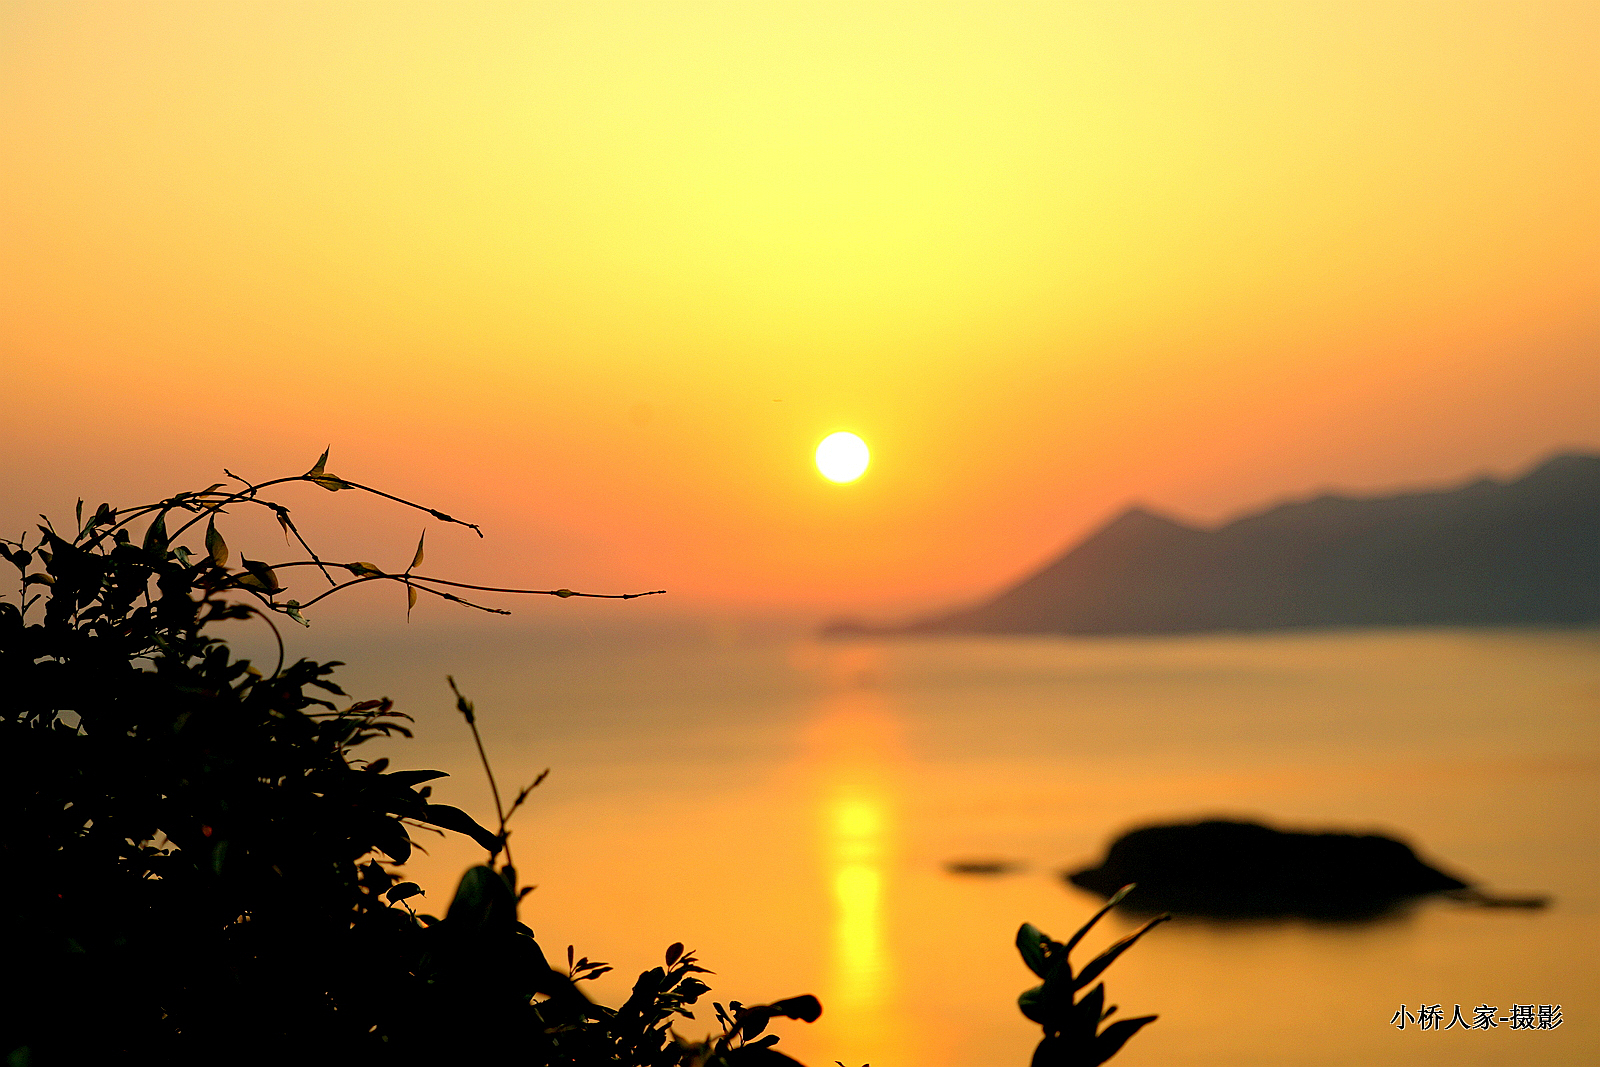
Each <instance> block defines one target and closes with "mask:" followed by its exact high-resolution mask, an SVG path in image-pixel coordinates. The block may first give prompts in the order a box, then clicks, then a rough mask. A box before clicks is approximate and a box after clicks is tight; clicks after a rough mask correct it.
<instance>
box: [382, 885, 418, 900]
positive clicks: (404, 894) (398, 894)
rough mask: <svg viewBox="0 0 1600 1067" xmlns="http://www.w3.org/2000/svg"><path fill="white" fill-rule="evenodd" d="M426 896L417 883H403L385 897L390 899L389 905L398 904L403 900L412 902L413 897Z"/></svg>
mask: <svg viewBox="0 0 1600 1067" xmlns="http://www.w3.org/2000/svg"><path fill="white" fill-rule="evenodd" d="M425 895H426V894H425V893H423V891H422V887H421V886H420V885H418V884H417V883H415V882H401V883H400V884H399V885H397V886H394V887H393V888H391V889H390V890H389V891H388V892H387V893H385V894H384V897H386V898H387V899H388V901H389V903H391V904H398V903H399V902H400V901H402V900H410V899H411V898H412V897H418V896H425Z"/></svg>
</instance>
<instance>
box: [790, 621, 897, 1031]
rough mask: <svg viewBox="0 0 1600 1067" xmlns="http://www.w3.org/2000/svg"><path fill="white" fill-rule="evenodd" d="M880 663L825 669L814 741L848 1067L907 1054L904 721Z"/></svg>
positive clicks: (830, 1016)
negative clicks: (900, 901)
mask: <svg viewBox="0 0 1600 1067" xmlns="http://www.w3.org/2000/svg"><path fill="white" fill-rule="evenodd" d="M880 656H881V653H880V652H879V650H876V649H870V648H861V647H856V648H850V649H840V650H838V654H836V655H832V656H827V657H825V659H824V661H823V662H821V663H819V664H817V666H819V667H820V668H821V670H822V673H823V676H824V678H825V679H826V680H827V682H828V687H829V690H830V692H829V693H828V695H827V696H826V697H825V698H824V699H823V700H822V701H821V703H820V704H819V706H818V713H817V717H816V719H815V720H814V721H813V729H812V737H811V739H812V749H813V756H814V759H815V761H816V763H815V766H816V772H817V775H818V779H817V784H818V825H819V829H820V831H821V837H822V840H821V845H822V850H821V859H822V862H823V874H824V878H825V880H826V885H827V888H828V890H829V896H830V898H831V900H830V902H831V905H832V928H831V934H832V936H831V939H830V948H831V952H830V959H829V968H828V969H829V977H828V983H827V995H826V996H824V998H823V1003H824V1004H825V1005H826V1012H827V1014H826V1015H825V1016H824V1019H825V1020H826V1021H827V1023H828V1024H829V1029H831V1030H832V1031H833V1033H834V1035H837V1037H836V1038H835V1040H839V1041H841V1043H840V1044H838V1045H831V1046H830V1047H836V1048H838V1049H839V1051H840V1052H841V1053H842V1054H843V1056H844V1058H845V1059H846V1061H847V1062H866V1061H868V1060H872V1059H874V1058H877V1059H880V1060H881V1059H882V1057H883V1055H884V1054H885V1053H890V1052H891V1050H893V1052H897V1053H903V1048H902V1046H903V1043H904V1037H905V1034H904V1027H902V1026H901V1025H899V1022H898V1011H897V1008H896V1005H895V997H894V994H895V976H896V963H895V959H894V950H893V945H892V936H891V932H890V922H889V916H890V914H891V912H892V908H893V903H892V902H893V899H894V894H895V884H894V873H893V872H894V862H895V853H896V851H897V842H898V837H899V831H900V827H899V820H898V812H897V808H898V804H897V802H896V801H897V796H898V791H899V788H900V781H899V778H900V774H901V768H902V764H903V763H904V756H903V751H902V746H901V740H900V721H899V717H898V715H896V714H895V711H894V709H893V708H892V707H891V705H890V702H889V701H888V700H887V699H886V698H885V696H884V694H883V693H882V692H881V691H880V690H879V689H878V686H877V684H876V680H877V677H878V675H879V672H880V668H881V664H880V663H879V662H878V660H879V657H880ZM901 1058H903V1057H902V1056H901V1055H892V1054H891V1055H890V1057H889V1059H890V1060H899V1059H901ZM885 1062H887V1061H885Z"/></svg>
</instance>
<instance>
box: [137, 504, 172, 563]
mask: <svg viewBox="0 0 1600 1067" xmlns="http://www.w3.org/2000/svg"><path fill="white" fill-rule="evenodd" d="M141 547H143V548H144V550H145V551H146V552H150V553H154V554H155V555H158V556H159V555H165V554H166V551H167V513H166V512H165V511H163V512H161V513H160V514H159V515H157V516H156V518H155V521H154V522H152V523H151V524H150V526H149V527H148V528H147V529H146V530H145V532H144V544H143V545H142V546H141Z"/></svg>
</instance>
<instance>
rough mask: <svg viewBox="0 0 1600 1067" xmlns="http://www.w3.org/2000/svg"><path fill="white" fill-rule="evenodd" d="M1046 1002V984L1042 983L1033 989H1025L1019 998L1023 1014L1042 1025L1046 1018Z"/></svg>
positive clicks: (1019, 1005) (1018, 1001) (1019, 1006)
mask: <svg viewBox="0 0 1600 1067" xmlns="http://www.w3.org/2000/svg"><path fill="white" fill-rule="evenodd" d="M1044 1003H1045V1001H1044V986H1042V985H1036V986H1034V987H1033V988H1032V989H1028V990H1024V991H1023V993H1022V995H1021V996H1019V997H1018V998H1017V1007H1018V1008H1020V1009H1021V1010H1022V1014H1023V1015H1026V1016H1027V1017H1028V1018H1029V1019H1032V1020H1033V1021H1034V1022H1036V1023H1039V1024H1040V1025H1041V1026H1042V1025H1043V1024H1044V1018H1045V1008H1044Z"/></svg>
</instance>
